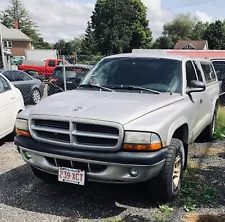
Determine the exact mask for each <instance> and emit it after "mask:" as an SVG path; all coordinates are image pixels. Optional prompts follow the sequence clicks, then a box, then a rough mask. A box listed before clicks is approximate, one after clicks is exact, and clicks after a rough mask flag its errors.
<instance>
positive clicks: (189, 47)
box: [182, 44, 195, 49]
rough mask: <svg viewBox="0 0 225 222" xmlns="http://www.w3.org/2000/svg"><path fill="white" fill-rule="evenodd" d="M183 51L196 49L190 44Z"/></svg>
mask: <svg viewBox="0 0 225 222" xmlns="http://www.w3.org/2000/svg"><path fill="white" fill-rule="evenodd" d="M182 49H195V47H194V46H192V45H190V44H187V45H185V46H184V47H183V48H182Z"/></svg>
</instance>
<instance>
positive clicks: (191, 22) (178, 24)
mask: <svg viewBox="0 0 225 222" xmlns="http://www.w3.org/2000/svg"><path fill="white" fill-rule="evenodd" d="M195 23H196V18H193V17H191V15H190V14H180V15H178V16H177V17H176V18H175V19H174V20H173V21H172V22H169V23H167V24H165V25H164V27H163V35H164V36H169V37H170V38H171V39H172V41H173V43H174V44H175V43H176V42H177V41H178V40H188V39H191V37H192V33H193V30H194V26H195Z"/></svg>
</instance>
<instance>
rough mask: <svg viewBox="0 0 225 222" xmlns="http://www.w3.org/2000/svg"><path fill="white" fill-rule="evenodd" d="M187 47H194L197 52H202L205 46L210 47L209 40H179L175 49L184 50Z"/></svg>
mask: <svg viewBox="0 0 225 222" xmlns="http://www.w3.org/2000/svg"><path fill="white" fill-rule="evenodd" d="M186 45H190V46H193V47H194V48H195V49H196V50H202V49H204V47H205V46H208V41H207V40H179V41H178V42H177V43H176V45H175V46H174V49H183V48H184V47H185V46H186Z"/></svg>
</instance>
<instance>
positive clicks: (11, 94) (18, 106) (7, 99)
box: [0, 74, 24, 139]
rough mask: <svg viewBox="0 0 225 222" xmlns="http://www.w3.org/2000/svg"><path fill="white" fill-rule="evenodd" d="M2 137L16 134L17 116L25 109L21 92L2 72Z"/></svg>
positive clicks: (0, 130)
mask: <svg viewBox="0 0 225 222" xmlns="http://www.w3.org/2000/svg"><path fill="white" fill-rule="evenodd" d="M0 101H1V102H0V139H2V138H3V137H5V136H7V135H10V134H11V135H12V136H14V135H16V133H15V123H16V116H17V114H18V113H19V112H21V111H22V110H24V101H23V97H22V95H21V92H20V91H19V90H18V89H17V88H15V87H14V86H13V85H12V84H11V83H10V82H9V81H8V80H7V78H5V77H4V76H3V75H2V74H0Z"/></svg>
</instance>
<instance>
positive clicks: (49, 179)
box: [30, 166, 57, 183]
mask: <svg viewBox="0 0 225 222" xmlns="http://www.w3.org/2000/svg"><path fill="white" fill-rule="evenodd" d="M30 167H31V170H32V172H33V174H34V175H35V176H36V177H37V178H38V179H40V180H42V181H44V182H45V183H57V176H55V175H52V174H49V173H45V172H44V171H41V170H38V169H37V168H35V167H33V166H30Z"/></svg>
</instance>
